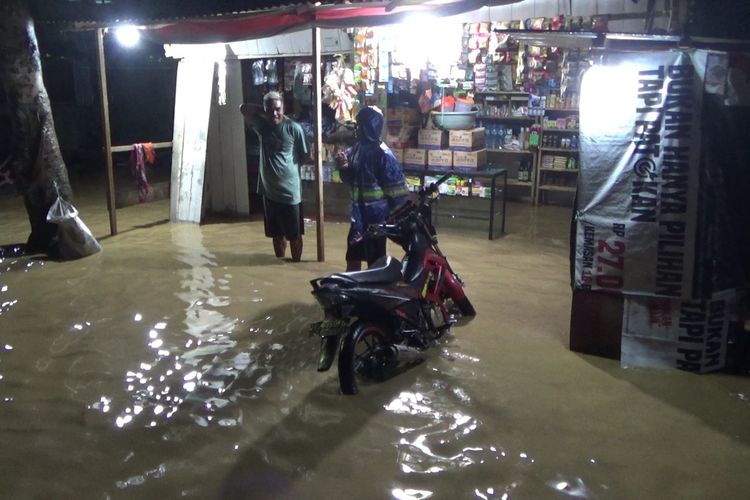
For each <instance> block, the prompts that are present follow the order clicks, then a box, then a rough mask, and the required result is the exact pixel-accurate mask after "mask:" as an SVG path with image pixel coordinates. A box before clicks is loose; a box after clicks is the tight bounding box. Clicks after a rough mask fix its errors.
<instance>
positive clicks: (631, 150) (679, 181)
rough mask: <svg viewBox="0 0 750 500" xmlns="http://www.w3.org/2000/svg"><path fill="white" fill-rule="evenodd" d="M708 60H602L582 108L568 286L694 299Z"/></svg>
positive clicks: (690, 54) (629, 56) (665, 55)
mask: <svg viewBox="0 0 750 500" xmlns="http://www.w3.org/2000/svg"><path fill="white" fill-rule="evenodd" d="M705 67H706V53H705V52H702V51H660V52H648V53H637V52H635V53H633V52H630V53H622V54H614V55H609V56H607V59H606V62H605V64H604V65H602V66H594V67H593V68H591V69H590V70H588V71H587V73H586V74H585V75H584V78H583V81H582V89H581V103H580V108H581V109H580V144H581V145H580V148H581V161H580V169H581V170H580V179H579V188H578V205H577V206H578V211H577V213H576V220H577V234H576V252H575V286H576V287H577V288H579V289H585V290H602V291H610V292H617V293H626V294H637V295H647V296H659V297H671V298H685V299H686V298H691V297H692V293H693V289H692V283H693V264H694V254H695V252H694V245H695V227H696V210H697V192H698V180H699V175H698V171H699V165H700V144H701V138H700V128H699V121H700V110H701V105H702V95H703V75H704V71H705Z"/></svg>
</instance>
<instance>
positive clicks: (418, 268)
mask: <svg viewBox="0 0 750 500" xmlns="http://www.w3.org/2000/svg"><path fill="white" fill-rule="evenodd" d="M451 174H452V172H449V173H448V174H446V175H444V176H443V177H442V178H440V179H439V180H438V181H437V182H435V183H434V184H432V185H430V186H429V187H426V188H421V189H420V191H419V193H418V199H417V201H416V203H415V202H412V201H409V202H407V203H405V204H404V205H403V206H401V207H400V208H398V209H396V210H395V211H394V212H393V213H392V214H391V216H390V217H389V219H388V221H387V222H384V223H382V224H376V225H372V226H370V228H369V229H368V234H369V236H372V237H376V236H386V237H388V238H389V239H391V240H392V241H394V242H395V243H397V244H399V245H401V247H402V248H403V249H404V251H405V252H406V255H405V256H404V258H403V262H399V261H398V260H397V259H395V258H394V257H392V256H385V257H383V258H381V259H379V260H378V261H377V262H375V264H374V265H373V266H372V267H371V268H370V269H367V270H365V271H354V272H345V273H334V274H330V275H328V276H323V277H321V278H316V279H314V280H312V281H311V282H310V283H311V284H312V287H313V291H312V294H313V295H314V296H315V298H316V299H317V301H318V303H319V304H320V305H321V306H322V307H323V310H324V312H325V319H324V320H323V321H319V322H317V323H314V324H313V325H312V326H311V333H312V334H315V335H319V336H320V338H321V345H320V358H319V361H318V371H326V370H328V369H329V368H330V367H331V365H332V364H333V360H334V359H335V357H336V354H338V371H339V385H340V386H341V392H343V393H344V394H357V392H358V391H359V389H358V383H363V382H379V381H382V380H385V379H386V378H388V377H389V376H391V375H393V374H395V373H396V372H397V371H398V369H400V368H402V367H404V366H406V365H410V364H414V363H417V362H420V361H421V360H422V359H423V351H424V350H425V349H427V348H429V347H430V346H432V345H434V344H435V341H436V340H437V339H438V338H440V337H441V336H442V335H443V334H445V333H446V332H447V331H448V330H449V329H450V326H451V324H452V323H454V320H453V319H452V315H451V314H450V311H449V308H448V305H449V303H450V302H452V303H453V304H454V305H455V307H457V308H458V310H459V311H460V312H461V314H462V315H463V316H474V315H475V314H476V312H475V310H474V306H473V305H472V304H471V302H470V301H469V299H468V298H467V297H466V294H465V293H464V283H463V281H462V280H461V278H460V277H459V276H458V274H456V273H455V272H454V271H453V270H452V269H451V266H450V264H448V259H447V258H446V257H445V255H443V253H442V252H441V251H440V248H439V247H438V244H437V236H436V232H435V229H434V227H433V226H432V217H431V214H432V212H431V207H430V204H431V202H432V200H433V199H434V198H435V197H436V196H437V193H438V186H439V185H440V184H442V183H443V182H445V181H446V179H448V177H450V175H451Z"/></svg>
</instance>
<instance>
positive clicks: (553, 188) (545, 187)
mask: <svg viewBox="0 0 750 500" xmlns="http://www.w3.org/2000/svg"><path fill="white" fill-rule="evenodd" d="M539 189H542V190H545V191H564V192H566V193H575V191H576V188H575V186H555V185H554V184H541V185H539Z"/></svg>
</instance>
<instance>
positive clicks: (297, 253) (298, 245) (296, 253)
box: [289, 236, 302, 262]
mask: <svg viewBox="0 0 750 500" xmlns="http://www.w3.org/2000/svg"><path fill="white" fill-rule="evenodd" d="M289 248H291V250H292V262H299V261H300V259H302V236H298V237H297V239H296V240H291V241H290V242H289Z"/></svg>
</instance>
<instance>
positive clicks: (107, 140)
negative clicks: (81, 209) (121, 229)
mask: <svg viewBox="0 0 750 500" xmlns="http://www.w3.org/2000/svg"><path fill="white" fill-rule="evenodd" d="M96 45H97V48H98V49H99V97H100V99H101V105H102V137H104V161H105V163H106V166H107V209H108V210H109V233H110V234H111V235H112V236H114V235H116V234H117V215H116V214H115V180H114V174H113V171H112V139H111V137H110V130H109V97H107V70H106V68H105V66H104V28H98V29H97V30H96Z"/></svg>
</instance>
